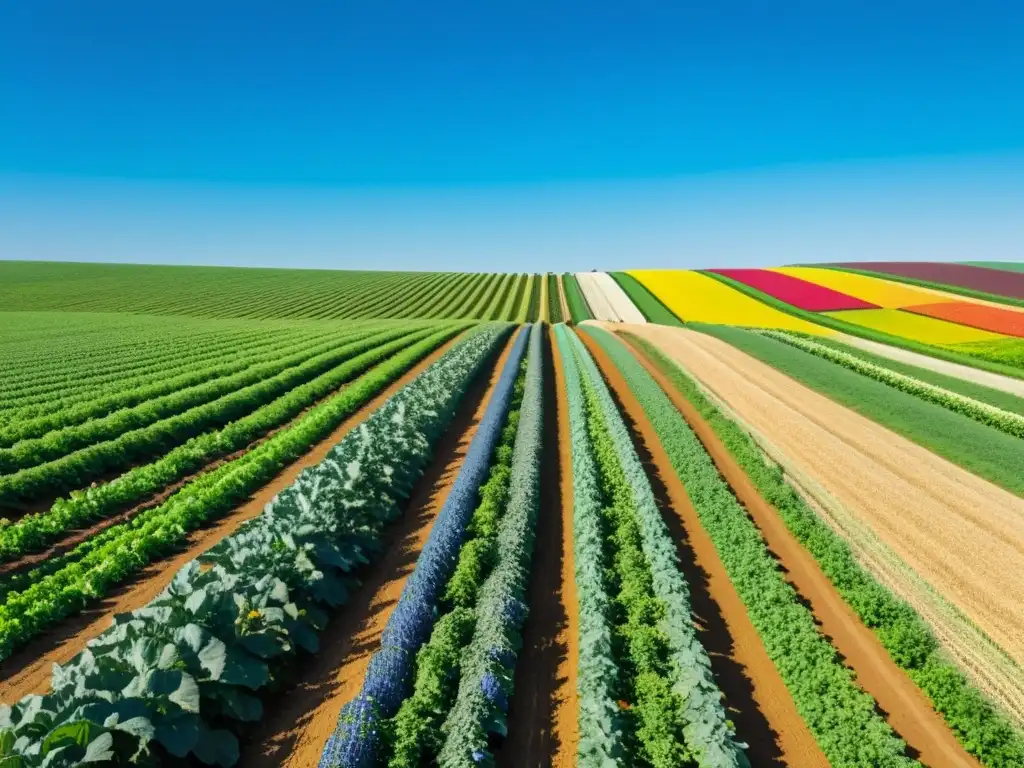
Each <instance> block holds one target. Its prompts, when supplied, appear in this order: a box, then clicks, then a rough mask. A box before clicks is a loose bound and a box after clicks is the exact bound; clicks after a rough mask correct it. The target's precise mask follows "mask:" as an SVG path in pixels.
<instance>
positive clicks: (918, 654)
mask: <svg viewBox="0 0 1024 768" xmlns="http://www.w3.org/2000/svg"><path fill="white" fill-rule="evenodd" d="M629 339H630V341H631V343H633V344H634V345H635V346H636V347H637V348H638V349H639V350H640V351H641V352H642V353H643V354H644V355H645V356H646V357H647V358H648V359H649V360H650V361H651V362H652V363H653V364H654V365H655V366H656V367H657V368H658V369H659V370H660V371H661V372H662V373H663V374H664V375H665V376H666V377H668V379H669V380H670V381H671V383H672V385H673V386H674V387H675V388H676V389H677V390H678V391H679V392H680V393H681V394H682V395H683V397H685V398H686V399H687V400H689V401H690V402H691V403H692V404H693V406H694V407H695V408H696V409H697V410H698V411H699V412H700V414H701V416H702V417H703V418H704V419H705V421H707V422H708V424H710V425H711V428H712V429H713V430H714V432H715V434H716V435H718V437H719V439H720V440H721V441H722V443H723V444H724V445H725V447H726V449H727V450H728V451H729V453H730V454H732V456H733V457H734V458H735V459H736V461H737V462H738V463H739V465H740V466H741V467H742V468H743V470H744V472H746V474H747V475H748V476H749V477H750V479H751V480H752V481H753V483H754V485H755V486H756V487H757V489H758V491H759V492H760V493H761V495H762V496H763V497H764V498H765V500H767V501H768V502H769V503H770V504H771V505H772V506H773V507H774V508H775V509H776V510H778V512H779V515H780V517H781V518H782V520H783V522H785V524H786V527H787V528H789V530H790V532H791V533H792V534H793V535H794V536H795V537H796V538H797V539H798V540H799V541H800V543H801V544H802V545H803V546H804V547H805V548H806V549H807V551H808V552H810V553H811V555H813V556H814V559H815V560H816V561H817V562H818V565H819V566H821V569H822V571H823V572H824V573H825V575H826V576H827V577H828V579H829V580H830V581H831V582H832V584H833V585H834V586H835V588H836V589H837V590H838V591H839V593H840V594H841V595H842V597H843V599H844V600H845V601H846V603H847V604H848V605H849V606H850V607H851V608H852V609H853V610H854V612H855V613H856V614H857V615H858V616H859V617H860V619H861V621H863V622H864V624H865V625H866V626H868V627H870V628H871V629H872V630H873V631H874V632H875V634H876V635H878V638H879V640H881V641H882V645H883V646H885V649H886V650H887V651H888V652H889V656H890V657H891V658H892V660H893V661H894V662H895V663H896V664H897V666H899V667H900V668H901V669H903V670H904V671H906V672H907V674H909V675H910V677H911V679H913V680H914V682H915V683H917V685H918V686H920V688H921V690H922V691H924V693H925V694H926V695H927V696H928V698H929V699H931V702H932V705H933V706H934V707H935V709H936V711H938V712H939V713H940V714H941V715H942V716H943V717H944V718H945V720H946V722H947V723H948V724H949V726H950V728H951V729H952V730H953V733H954V734H955V735H956V737H957V739H958V740H959V741H960V743H961V744H963V745H964V748H965V749H966V750H967V751H968V752H969V753H971V754H972V755H974V756H975V757H977V758H978V760H980V761H981V763H982V765H985V766H989V767H990V768H1011V767H1012V766H1021V765H1024V734H1021V733H1020V732H1019V731H1017V730H1016V729H1015V728H1014V727H1013V725H1012V724H1011V723H1010V722H1009V721H1008V720H1007V718H1006V717H1005V716H1004V715H1002V714H1000V713H999V712H998V711H997V710H996V709H995V708H994V707H993V706H992V705H991V704H990V703H989V702H988V701H987V700H986V699H985V697H984V695H982V693H981V692H980V691H979V690H978V689H977V688H975V687H974V686H973V685H972V684H971V683H970V682H969V681H968V680H967V678H966V677H965V676H964V674H963V673H962V672H961V671H960V670H959V669H957V667H956V666H955V665H954V664H953V663H952V662H950V661H949V659H948V658H947V657H946V656H945V654H944V653H943V652H942V650H941V649H940V648H939V645H938V642H937V641H936V640H935V637H934V635H933V634H932V632H931V630H930V629H929V628H928V626H927V624H926V623H925V621H924V620H923V619H922V618H921V617H920V615H919V614H918V613H917V612H916V611H915V610H914V609H913V607H911V606H910V605H908V604H907V603H906V602H904V601H903V600H901V599H899V598H898V597H896V596H895V595H894V594H893V593H892V592H891V591H890V590H889V589H888V588H887V587H885V586H883V585H882V584H880V583H879V582H878V581H877V580H876V579H875V578H874V577H873V576H872V575H871V574H869V573H868V572H867V571H866V570H864V568H863V567H862V566H861V565H860V564H859V563H858V562H857V559H856V557H855V556H854V554H853V552H852V551H851V550H850V547H849V545H848V544H847V543H846V541H845V540H844V539H843V538H842V536H840V535H839V534H838V533H836V532H835V531H834V530H833V529H832V528H830V527H829V526H828V525H827V524H825V523H824V522H823V521H822V520H821V519H820V518H819V517H818V515H816V514H815V513H814V511H813V510H812V509H811V508H810V507H809V506H808V505H807V503H806V502H805V501H804V500H803V498H802V497H801V496H800V494H798V493H797V492H796V491H795V490H794V489H793V487H792V486H790V485H789V484H788V483H787V482H786V480H785V477H784V476H783V472H782V470H781V469H780V468H779V467H778V466H775V465H770V464H768V463H766V462H765V461H764V458H763V456H762V453H761V451H760V449H759V448H758V446H757V445H756V443H754V441H753V440H752V439H751V437H750V436H749V435H748V434H747V433H746V432H744V431H743V429H742V428H741V427H740V426H739V425H738V424H736V423H735V422H734V421H732V420H731V419H729V418H728V417H726V416H725V415H724V414H723V413H722V412H721V411H720V410H719V409H718V408H716V407H715V406H714V404H712V403H711V402H710V401H709V400H708V399H707V398H706V397H705V396H704V394H703V393H702V392H701V391H700V388H699V387H698V386H697V385H696V384H695V383H694V381H693V380H692V379H691V378H690V377H689V376H688V375H687V374H686V373H685V372H684V371H682V370H681V369H680V368H679V367H678V366H676V365H675V364H674V363H672V361H671V360H669V359H668V358H667V357H665V356H664V355H663V354H662V353H661V352H660V351H659V350H658V349H657V348H656V347H654V346H653V345H651V344H650V343H648V342H647V341H645V340H644V339H640V338H637V337H635V336H630V337H629Z"/></svg>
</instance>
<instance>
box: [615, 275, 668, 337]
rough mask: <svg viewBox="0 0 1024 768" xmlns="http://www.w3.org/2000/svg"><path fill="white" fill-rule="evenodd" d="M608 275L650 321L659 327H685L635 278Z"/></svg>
mask: <svg viewBox="0 0 1024 768" xmlns="http://www.w3.org/2000/svg"><path fill="white" fill-rule="evenodd" d="M608 274H610V275H611V276H612V279H613V280H614V281H615V282H617V283H618V284H619V286H620V287H621V288H622V290H624V291H625V292H626V295H627V296H629V298H630V301H632V302H633V303H634V304H635V305H636V308H637V309H639V310H640V311H641V312H642V313H643V315H644V317H646V318H647V319H648V321H650V322H652V323H657V324H658V325H674V326H676V327H679V328H681V327H682V326H683V321H682V320H680V319H679V318H678V317H676V316H675V314H674V313H673V312H672V310H670V309H669V308H668V307H666V306H665V305H664V304H662V303H661V300H660V299H658V297H657V296H655V295H654V294H653V293H651V292H650V291H649V290H647V288H645V287H644V285H643V283H641V282H640V281H639V280H637V279H636V278H635V277H633V276H632V275H628V274H626V273H625V272H609V273H608Z"/></svg>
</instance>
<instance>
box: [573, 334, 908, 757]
mask: <svg viewBox="0 0 1024 768" xmlns="http://www.w3.org/2000/svg"><path fill="white" fill-rule="evenodd" d="M584 332H585V333H587V334H589V335H590V336H592V337H593V338H594V339H595V340H596V341H597V343H598V344H599V345H600V346H601V348H602V349H604V350H605V352H607V353H608V355H609V357H610V358H611V359H612V361H613V362H614V364H615V366H616V367H617V368H618V369H619V371H620V372H621V373H622V374H623V376H624V377H625V378H626V381H627V383H628V384H629V388H630V391H631V392H632V393H633V395H634V396H635V397H636V398H637V400H638V401H639V403H640V405H641V407H642V408H643V410H644V413H645V414H646V416H647V417H648V418H649V419H650V421H651V424H652V426H653V427H654V429H655V431H656V432H657V434H658V437H659V438H660V440H661V443H662V445H663V446H664V448H665V452H666V453H667V454H668V456H669V459H670V461H671V463H672V467H673V469H674V470H675V471H676V473H677V474H678V476H679V479H680V480H681V481H682V482H683V485H684V486H685V487H686V489H687V493H688V494H689V496H690V499H691V500H692V502H693V505H694V508H695V509H696V511H697V514H698V516H699V517H700V520H701V524H702V525H703V527H704V529H705V530H706V531H707V532H708V534H709V535H710V537H711V540H712V543H713V544H714V547H715V550H716V551H717V552H718V556H719V558H720V559H721V561H722V563H723V565H724V566H725V569H726V571H727V573H728V574H729V578H730V580H731V581H732V583H733V585H734V586H735V587H736V591H737V592H738V593H739V595H740V598H741V599H742V600H743V603H744V605H745V606H746V608H747V613H748V615H749V616H750V619H751V622H752V623H753V624H754V627H755V628H756V629H757V632H758V634H759V635H760V637H761V640H762V642H763V643H764V647H765V650H766V651H767V652H768V655H769V657H770V658H771V659H772V661H773V662H774V664H775V666H776V668H777V669H778V670H779V674H780V676H781V677H782V680H783V682H784V683H785V685H786V687H787V688H788V689H789V692H790V695H791V696H792V697H793V701H794V703H795V704H796V707H797V710H798V711H799V712H800V715H801V716H802V717H803V719H804V721H805V722H806V723H807V725H808V728H809V729H810V731H811V733H812V734H813V735H814V738H815V740H816V741H817V742H818V744H819V745H820V746H821V748H822V751H823V752H824V753H825V756H826V757H827V758H828V759H829V761H830V762H831V763H832V764H833V765H873V766H883V767H885V768H890V767H891V768H897V767H899V768H905V767H906V766H917V765H919V764H918V763H917V761H915V760H913V759H911V758H909V757H907V756H906V754H905V747H906V745H905V744H904V742H903V741H902V740H900V739H899V738H898V737H897V736H896V735H895V734H894V733H893V731H892V729H891V728H890V727H889V724H888V723H887V722H886V721H885V720H884V719H883V718H882V717H881V716H880V715H879V714H878V712H877V711H876V709H875V701H874V699H873V698H872V697H871V696H869V695H868V694H867V693H865V692H864V691H863V690H862V689H860V688H859V687H858V686H857V685H856V682H855V680H854V677H853V673H852V672H850V670H849V669H847V668H846V667H845V666H844V665H843V664H842V662H841V660H840V659H839V658H838V656H837V654H836V651H835V648H833V647H832V645H831V643H829V642H828V640H827V639H826V638H824V637H823V636H822V635H821V633H820V632H819V631H818V628H817V626H816V624H815V621H814V616H813V614H812V613H811V612H810V610H809V609H808V608H806V607H805V606H804V605H803V604H802V603H801V602H800V600H799V596H798V595H797V594H796V592H795V591H794V590H793V588H792V587H791V586H790V585H789V583H788V582H787V581H786V579H785V577H784V575H783V573H782V572H781V570H780V568H779V564H778V562H777V561H776V560H775V558H774V557H773V556H772V555H771V553H770V552H769V550H768V547H767V545H766V544H765V542H764V539H763V538H762V537H761V534H760V531H759V530H758V529H757V526H756V525H755V524H754V522H753V521H752V520H751V519H750V518H749V517H748V516H747V514H746V512H745V511H744V509H743V507H742V506H741V505H740V503H739V502H738V501H737V499H736V497H735V496H734V495H733V494H732V491H731V489H730V488H729V486H728V485H727V484H726V483H725V481H724V480H723V479H722V478H721V476H720V475H719V474H718V470H717V468H716V467H715V465H714V463H713V462H712V460H711V457H710V456H709V455H708V454H707V452H706V451H705V450H704V447H703V446H702V445H701V443H700V441H699V440H698V438H697V436H696V435H695V434H694V433H693V431H692V430H691V429H690V427H689V426H688V425H687V423H686V422H685V421H684V420H683V418H682V416H681V415H680V414H679V411H677V410H676V408H675V406H673V404H672V402H671V400H669V399H668V397H667V396H666V395H665V393H664V392H663V391H662V390H661V388H660V387H659V386H658V384H657V382H655V380H654V379H653V378H652V377H651V376H650V374H649V373H647V371H646V370H645V369H644V368H643V366H642V365H640V363H639V362H637V360H636V358H634V357H633V355H632V354H631V353H630V352H629V350H628V349H627V348H626V347H625V346H624V345H623V344H622V342H620V341H619V340H617V339H616V338H614V337H613V336H612V335H611V334H609V333H607V332H606V331H603V330H601V329H599V328H592V327H584Z"/></svg>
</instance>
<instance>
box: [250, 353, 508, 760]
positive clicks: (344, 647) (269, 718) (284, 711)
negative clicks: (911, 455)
mask: <svg viewBox="0 0 1024 768" xmlns="http://www.w3.org/2000/svg"><path fill="white" fill-rule="evenodd" d="M511 347H512V344H511V340H510V342H509V343H508V344H506V345H505V348H504V349H503V350H502V352H501V356H500V357H499V358H498V362H497V364H496V365H495V366H494V368H493V369H492V370H491V372H490V375H489V376H480V377H479V378H478V380H477V382H476V383H475V385H474V386H473V387H472V388H471V389H470V391H469V392H468V393H467V394H466V396H465V397H464V399H463V402H462V404H461V406H460V408H459V413H458V414H457V415H456V418H455V420H454V421H453V423H452V425H451V426H450V427H449V429H448V430H447V431H446V433H445V435H444V436H443V437H442V439H441V441H440V444H439V445H438V447H437V449H436V451H435V454H434V461H433V462H432V463H431V466H430V468H429V469H428V470H427V472H426V474H425V475H424V476H423V478H421V479H420V481H419V483H417V485H416V489H415V490H414V491H413V494H412V497H411V498H410V502H409V505H408V507H407V509H406V512H405V514H404V515H403V516H402V518H401V519H400V520H399V521H398V522H397V523H396V524H395V525H394V526H393V527H392V529H391V530H390V532H389V534H388V541H387V548H386V551H385V554H384V556H383V557H382V558H381V559H380V560H378V561H377V562H376V563H374V564H373V565H371V566H370V567H369V568H367V569H366V571H365V572H364V574H363V580H362V584H361V585H360V587H359V588H358V589H356V590H355V591H354V592H353V593H352V594H351V595H350V597H349V601H348V602H347V603H346V604H345V605H344V606H343V607H342V608H341V609H340V611H339V613H338V615H337V616H335V617H333V618H332V620H331V622H330V624H329V625H328V626H327V629H326V630H325V631H324V632H323V634H322V635H321V636H320V651H319V652H318V653H317V654H316V655H315V656H313V657H311V658H309V659H308V660H307V662H306V664H305V665H304V666H303V667H302V668H301V669H300V670H298V678H297V680H296V682H295V683H294V685H293V686H292V687H291V689H290V690H288V691H287V692H286V694H285V695H284V696H283V698H282V700H281V701H280V702H279V703H278V704H277V705H276V706H274V707H272V708H269V709H268V711H266V712H265V713H264V718H263V720H262V721H261V722H260V724H259V727H258V728H257V729H256V730H255V731H254V732H253V734H252V736H251V738H249V739H247V740H246V744H244V745H243V748H242V758H241V761H240V762H239V765H240V766H244V768H256V767H257V766H259V767H260V768H263V767H266V768H269V767H270V766H290V767H291V768H308V767H309V766H315V765H316V764H317V762H318V761H319V760H320V753H321V751H322V750H323V748H324V744H326V743H327V739H328V737H330V735H331V734H332V733H333V732H334V729H335V726H336V725H337V721H338V715H339V714H340V712H341V709H342V707H343V706H344V705H345V704H346V703H347V702H349V701H350V700H351V699H352V698H354V697H355V695H356V694H357V693H359V689H360V687H361V686H362V683H363V677H364V676H365V674H366V667H367V665H368V664H369V662H370V657H371V656H372V655H373V652H374V651H375V650H377V648H378V647H380V638H381V634H382V633H383V631H384V627H385V625H386V624H387V621H388V618H389V617H390V616H391V611H392V610H393V609H394V607H395V604H396V603H397V602H398V598H399V596H400V595H401V594H402V589H403V588H404V587H405V582H406V579H407V578H408V577H409V575H410V574H411V573H412V571H413V569H414V568H415V566H416V559H417V557H418V556H419V552H420V549H421V548H422V547H423V544H424V543H426V540H427V537H428V536H429V534H430V529H431V526H432V525H433V522H434V519H435V518H436V517H437V513H438V512H440V511H441V507H442V506H444V502H445V500H446V499H447V498H448V493H449V491H450V490H451V486H452V484H453V483H454V482H455V478H456V477H458V474H459V470H461V469H462V463H463V461H464V459H465V457H466V452H467V451H468V450H469V445H470V443H471V442H472V440H473V436H474V435H475V434H476V429H477V425H478V424H479V423H480V420H481V419H482V418H483V415H484V411H485V410H486V409H487V404H488V403H489V402H490V399H491V393H492V392H493V390H494V386H495V384H497V381H498V378H499V376H500V374H501V369H502V366H503V365H504V362H505V360H506V359H507V357H508V354H509V352H510V351H511Z"/></svg>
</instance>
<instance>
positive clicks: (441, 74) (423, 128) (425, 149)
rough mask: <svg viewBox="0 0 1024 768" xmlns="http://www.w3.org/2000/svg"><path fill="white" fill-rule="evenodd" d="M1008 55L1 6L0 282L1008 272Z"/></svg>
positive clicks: (634, 20) (630, 22) (911, 21)
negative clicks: (132, 266) (21, 267)
mask: <svg viewBox="0 0 1024 768" xmlns="http://www.w3.org/2000/svg"><path fill="white" fill-rule="evenodd" d="M1022 40H1024V4H1022V3H1020V2H1010V1H1007V2H984V0H982V1H981V2H975V3H968V2H956V3H954V2H941V1H940V2H900V1H899V0H897V1H895V2H888V3H877V2H864V1H863V0H860V1H859V2H852V1H848V0H830V1H829V2H821V1H820V0H816V1H815V2H805V1H804V0H800V1H799V2H794V1H792V0H789V1H788V2H782V3H768V2H763V1H761V2H736V1H735V0H732V1H729V2H705V3H699V4H698V3H676V2H667V1H663V2H644V1H643V0H632V1H631V2H619V3H606V2H600V1H592V2H555V1H552V0H548V2H534V1H533V0H528V1H523V0H520V1H519V2H514V3H491V2H461V3H453V2H445V1H440V2H431V3H425V2H415V3H414V2H406V1H405V0H402V1H401V2H393V1H389V0H368V1H367V2H361V3H346V2H291V3H282V2H264V1H263V0H259V1H251V2H246V3H240V2H233V0H232V1H227V0H222V1H219V2H216V1H215V2H210V1H208V2H203V3H199V2H192V1H191V0H177V1H176V2H157V1H156V0H134V2H114V1H112V0H94V1H93V2H89V3H81V2H71V1H70V0H65V1H64V2H55V1H53V0H32V1H31V2H22V3H5V4H4V5H3V6H2V8H0V258H80V259H111V260H123V261H177V262H183V263H207V262H208V263H260V264H273V263H279V264H281V265H287V264H293V263H302V264H303V265H306V266H357V265H358V266H364V265H365V262H367V261H371V262H374V263H375V264H376V265H378V266H381V267H387V266H393V267H395V268H407V267H410V266H417V265H420V264H421V262H430V263H429V264H426V263H424V264H422V266H425V267H426V266H429V267H443V268H451V269H458V268H490V269H503V268H509V269H511V268H517V267H518V268H522V269H530V268H535V269H544V268H552V269H557V268H570V269H571V268H575V267H579V268H588V267H589V266H591V265H600V266H604V267H609V268H611V267H626V266H670V265H679V266H691V265H698V266H704V265H711V264H716V263H725V264H728V263H733V264H740V263H770V262H774V263H781V262H786V261H794V260H804V259H809V258H810V259H813V258H828V257H832V256H833V255H834V257H835V258H848V257H850V258H852V257H854V256H855V257H857V258H886V257H888V258H893V257H899V256H900V254H901V252H902V251H904V250H906V249H907V248H908V247H911V246H913V248H912V250H913V251H914V253H908V254H906V255H907V256H908V257H912V258H964V259H969V258H970V259H981V258H1015V257H1016V258H1020V259H1024V254H1022V253H1020V249H1021V246H1020V243H1021V242H1024V237H1022V235H1024V232H1022V230H1021V226H1024V225H1021V224H1019V222H1020V221H1021V220H1024V207H1022V200H1024V182H1022V181H1021V173H1020V171H1021V169H1022V168H1024V164H1022V157H1024V44H1022V43H1021V41H1022ZM897 212H899V214H900V215H899V216H896V215H895V214H896V213H897ZM950 217H958V220H957V221H956V222H951V221H949V219H950ZM954 224H955V226H954ZM854 233H860V235H861V239H857V238H853V239H852V240H851V237H852V235H853V234H854ZM1014 241H1016V242H1014ZM897 244H898V245H897ZM830 249H831V250H830ZM979 249H983V250H984V252H978V251H979ZM1014 249H1017V250H1016V251H1015V250H1014ZM851 250H853V251H856V253H851V252H850V251H851ZM863 251H869V252H863ZM888 251H893V252H888ZM816 253H821V254H822V255H821V256H818V257H816V256H812V255H811V254H816ZM1015 254H1016V255H1015ZM553 260H557V262H555V261H553ZM496 261H500V262H501V263H495V262H496Z"/></svg>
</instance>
